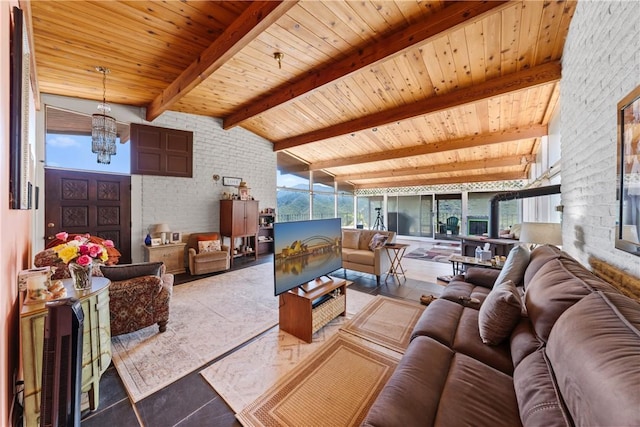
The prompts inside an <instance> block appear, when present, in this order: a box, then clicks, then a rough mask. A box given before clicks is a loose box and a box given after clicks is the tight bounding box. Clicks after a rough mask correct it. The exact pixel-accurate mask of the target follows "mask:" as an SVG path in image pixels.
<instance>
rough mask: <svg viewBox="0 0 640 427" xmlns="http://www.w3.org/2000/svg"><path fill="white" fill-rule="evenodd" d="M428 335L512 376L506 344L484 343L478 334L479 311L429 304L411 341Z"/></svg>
mask: <svg viewBox="0 0 640 427" xmlns="http://www.w3.org/2000/svg"><path fill="white" fill-rule="evenodd" d="M418 336H428V337H430V338H433V339H435V340H436V341H438V342H440V343H442V344H443V345H445V346H447V347H449V348H451V349H452V350H455V351H457V352H460V353H463V354H466V355H468V356H470V357H473V358H474V359H477V360H479V361H481V362H482V363H484V364H485V365H488V366H491V367H492V368H494V369H497V370H499V371H501V372H504V373H506V374H508V375H511V373H512V372H513V365H512V364H511V355H510V354H509V345H508V344H507V343H504V344H501V345H498V346H488V345H485V344H483V342H482V339H481V338H480V333H479V332H478V310H475V309H473V308H469V307H464V306H462V305H460V304H457V303H455V302H451V301H448V300H443V299H437V300H435V301H433V302H432V303H431V304H429V307H427V309H426V310H425V311H424V313H422V315H421V316H420V318H419V319H418V322H417V323H416V326H415V327H414V328H413V332H412V339H415V338H417V337H418Z"/></svg>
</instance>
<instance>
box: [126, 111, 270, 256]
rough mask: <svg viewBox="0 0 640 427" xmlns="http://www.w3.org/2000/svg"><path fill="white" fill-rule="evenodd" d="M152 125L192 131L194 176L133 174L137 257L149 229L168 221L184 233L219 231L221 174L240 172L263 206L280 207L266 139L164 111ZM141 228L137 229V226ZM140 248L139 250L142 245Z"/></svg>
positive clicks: (217, 122)
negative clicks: (277, 204)
mask: <svg viewBox="0 0 640 427" xmlns="http://www.w3.org/2000/svg"><path fill="white" fill-rule="evenodd" d="M152 125H153V126H159V127H167V128H172V129H182V130H188V131H192V132H193V178H175V177H160V176H151V175H148V176H133V177H132V187H133V189H132V197H133V198H134V200H135V199H136V198H139V200H141V203H140V204H136V203H132V210H134V211H135V210H136V209H138V207H139V211H137V212H132V217H133V218H132V221H133V224H134V228H133V229H132V233H131V238H132V242H133V243H132V246H133V248H132V249H133V257H134V260H137V261H141V260H142V256H143V255H142V249H141V247H140V246H139V245H136V243H135V242H136V239H137V240H139V241H140V243H142V241H143V239H144V237H145V236H146V234H147V228H148V227H149V226H150V225H152V224H156V223H160V222H166V223H168V224H169V225H170V227H171V229H172V231H180V232H183V233H190V232H197V231H209V230H219V224H220V218H219V206H220V202H219V201H220V198H221V196H222V192H223V191H235V190H236V189H235V188H231V187H224V186H223V185H222V178H221V179H220V180H219V181H218V182H215V181H214V180H213V175H220V177H223V176H231V177H239V178H242V179H243V180H245V181H246V182H247V184H248V185H249V188H250V189H251V190H250V191H251V195H252V196H253V197H254V198H255V199H256V200H259V201H260V209H262V208H266V207H273V208H275V207H276V154H275V153H274V152H273V148H272V144H271V143H270V142H268V141H267V140H265V139H263V138H261V137H259V136H256V135H254V134H253V133H251V132H247V131H245V130H244V129H241V128H239V127H236V128H232V129H230V130H224V129H222V121H221V120H220V119H216V118H211V117H204V116H198V115H193V114H184V113H177V112H166V113H164V114H162V115H161V116H160V117H158V118H157V119H156V120H154V121H153V123H152ZM136 228H137V229H136ZM138 249H139V250H138Z"/></svg>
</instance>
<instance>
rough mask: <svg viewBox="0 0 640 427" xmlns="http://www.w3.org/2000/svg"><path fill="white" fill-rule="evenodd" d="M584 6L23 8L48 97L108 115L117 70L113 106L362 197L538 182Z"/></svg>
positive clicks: (140, 4)
mask: <svg viewBox="0 0 640 427" xmlns="http://www.w3.org/2000/svg"><path fill="white" fill-rule="evenodd" d="M575 5H576V3H575V2H574V1H538V0H532V1H506V2H504V1H491V2H480V1H469V2H465V1H421V0H411V1H408V0H394V1H381V0H373V1H365V0H360V1H326V2H325V1H317V0H312V1H298V2H293V1H292V2H289V1H285V2H280V1H265V2H257V1H256V2H248V1H220V2H210V1H207V2H204V1H172V0H169V1H163V2H157V1H90V2H89V1H56V2H50V1H37V0H36V1H30V2H24V3H22V2H21V6H23V8H25V9H26V12H27V13H26V15H27V17H28V19H29V20H30V26H31V30H32V31H31V33H32V34H33V51H34V52H35V55H34V57H35V66H36V70H37V71H36V73H37V81H38V85H39V89H40V92H41V93H50V94H57V95H66V96H72V97H79V98H84V99H91V100H96V101H98V100H100V99H101V97H102V88H101V83H102V80H101V75H100V74H99V73H98V72H96V71H95V67H96V66H97V65H102V66H106V67H108V68H110V69H111V73H110V74H109V75H108V78H107V100H108V101H109V102H112V103H119V104H126V105H134V106H145V107H147V119H148V120H153V119H154V118H156V117H157V116H158V115H160V114H162V112H164V111H167V110H173V111H181V112H186V113H193V114H200V115H205V116H213V117H219V118H222V120H223V127H224V128H225V129H229V128H231V127H234V126H242V127H243V128H245V129H247V130H249V131H251V132H254V133H256V134H258V135H260V136H262V137H264V138H266V139H267V140H269V141H271V142H272V143H273V146H274V150H275V151H278V152H279V153H286V154H288V155H290V156H292V157H293V158H295V159H297V160H299V161H301V162H302V165H301V167H300V170H323V171H324V172H326V173H329V174H331V175H334V176H335V177H336V179H337V180H338V181H340V182H347V183H351V184H353V186H354V187H355V188H381V187H401V186H413V185H429V184H441V183H461V182H479V181H489V180H490V181H500V180H511V179H524V178H526V177H527V173H528V169H529V167H530V165H531V163H532V162H533V161H534V160H535V159H534V153H535V152H536V150H537V146H538V144H539V143H540V137H542V136H544V135H546V134H547V125H548V122H549V119H550V116H551V114H552V112H553V109H554V108H555V107H556V104H557V101H558V95H559V82H560V77H561V65H560V59H561V55H562V50H563V46H564V41H565V38H566V35H567V32H568V29H569V24H570V21H571V18H572V16H573V13H574V11H575ZM276 52H280V53H283V54H284V56H283V58H282V60H281V63H280V64H278V61H276V59H274V54H275V53H276ZM279 65H281V67H280V66H279ZM283 155H284V154H283ZM283 163H284V162H283ZM287 163H288V164H290V163H291V162H287Z"/></svg>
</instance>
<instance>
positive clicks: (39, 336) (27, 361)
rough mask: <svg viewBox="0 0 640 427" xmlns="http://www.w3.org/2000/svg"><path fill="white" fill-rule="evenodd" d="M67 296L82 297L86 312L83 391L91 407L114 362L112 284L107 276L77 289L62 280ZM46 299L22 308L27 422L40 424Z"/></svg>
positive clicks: (69, 281)
mask: <svg viewBox="0 0 640 427" xmlns="http://www.w3.org/2000/svg"><path fill="white" fill-rule="evenodd" d="M63 283H64V287H65V288H66V289H67V297H73V298H77V299H78V300H80V305H81V307H82V311H83V314H84V324H83V332H82V392H88V393H89V408H90V409H91V410H95V409H97V408H98V404H99V403H100V388H99V387H100V376H101V375H102V374H103V372H104V371H105V370H106V369H107V367H108V366H109V364H110V363H111V323H110V317H109V285H110V284H111V282H110V281H109V279H106V278H104V277H94V278H93V279H91V290H90V291H84V292H77V291H76V290H75V289H74V288H73V283H72V281H71V279H65V280H63ZM46 316H47V308H46V307H45V303H44V302H42V303H37V304H29V305H23V306H22V310H21V312H20V331H21V332H20V333H21V337H22V364H23V367H24V368H23V369H24V374H23V375H24V420H25V422H24V425H25V426H37V425H39V424H40V394H41V386H42V353H43V351H44V325H45V318H46Z"/></svg>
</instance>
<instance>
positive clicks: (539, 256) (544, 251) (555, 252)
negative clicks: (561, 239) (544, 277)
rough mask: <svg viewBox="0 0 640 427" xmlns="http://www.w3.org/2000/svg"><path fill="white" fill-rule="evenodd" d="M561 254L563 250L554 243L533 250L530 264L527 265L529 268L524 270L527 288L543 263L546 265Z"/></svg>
mask: <svg viewBox="0 0 640 427" xmlns="http://www.w3.org/2000/svg"><path fill="white" fill-rule="evenodd" d="M561 255H562V251H561V250H560V249H559V248H557V247H556V246H552V245H542V246H538V247H536V248H535V249H534V250H533V251H531V256H530V257H529V265H528V266H527V270H526V271H525V272H524V287H525V289H526V288H527V286H529V282H530V281H531V279H532V278H533V276H535V274H536V273H537V272H538V270H540V268H541V267H542V266H543V265H545V264H546V263H547V262H549V261H550V260H552V259H558V258H560V256H561Z"/></svg>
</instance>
